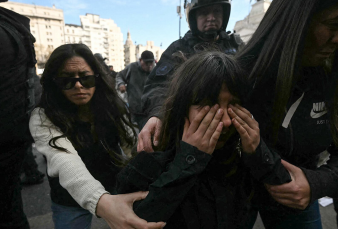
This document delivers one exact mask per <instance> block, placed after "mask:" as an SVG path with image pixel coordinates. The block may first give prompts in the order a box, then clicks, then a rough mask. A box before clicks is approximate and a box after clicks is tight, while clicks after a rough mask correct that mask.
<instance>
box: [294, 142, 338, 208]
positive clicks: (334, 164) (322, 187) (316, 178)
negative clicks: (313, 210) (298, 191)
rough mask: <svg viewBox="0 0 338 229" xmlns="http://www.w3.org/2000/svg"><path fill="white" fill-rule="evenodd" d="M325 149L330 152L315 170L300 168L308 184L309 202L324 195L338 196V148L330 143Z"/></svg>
mask: <svg viewBox="0 0 338 229" xmlns="http://www.w3.org/2000/svg"><path fill="white" fill-rule="evenodd" d="M327 151H328V152H329V153H330V159H329V160H328V161H327V164H324V165H322V166H320V167H319V168H318V169H316V170H309V169H305V168H301V169H302V171H303V172H304V174H305V176H306V178H307V180H308V182H309V184H310V188H311V200H310V202H313V201H314V200H317V199H319V198H322V197H324V196H329V197H332V198H337V197H338V182H337V181H338V148H337V147H336V146H334V144H332V145H331V146H330V147H329V148H328V149H327Z"/></svg>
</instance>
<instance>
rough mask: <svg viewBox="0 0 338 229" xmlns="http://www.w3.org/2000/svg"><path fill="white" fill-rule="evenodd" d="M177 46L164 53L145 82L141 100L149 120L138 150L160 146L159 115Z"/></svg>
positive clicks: (139, 137)
mask: <svg viewBox="0 0 338 229" xmlns="http://www.w3.org/2000/svg"><path fill="white" fill-rule="evenodd" d="M176 42H178V41H176ZM175 46H176V45H175V42H174V43H173V44H171V45H170V46H169V48H168V49H167V50H166V51H165V52H164V53H163V54H162V56H161V59H160V61H159V62H158V64H157V65H156V66H155V68H154V69H153V70H152V71H151V73H150V74H149V76H148V77H147V80H146V82H145V85H144V88H143V95H142V98H141V102H142V111H143V113H144V114H146V121H147V122H146V124H145V125H144V127H143V128H142V130H141V131H140V134H139V135H138V143H137V151H138V152H141V151H146V152H154V150H153V147H152V144H154V146H158V141H159V139H158V138H159V134H160V131H161V121H160V119H159V115H160V110H161V107H162V105H163V101H164V100H165V96H166V91H167V87H168V80H169V79H170V78H169V77H170V75H171V74H172V72H173V70H174V65H175V64H174V59H173V57H172V54H173V53H174V52H175V51H176V48H175ZM152 136H153V138H152Z"/></svg>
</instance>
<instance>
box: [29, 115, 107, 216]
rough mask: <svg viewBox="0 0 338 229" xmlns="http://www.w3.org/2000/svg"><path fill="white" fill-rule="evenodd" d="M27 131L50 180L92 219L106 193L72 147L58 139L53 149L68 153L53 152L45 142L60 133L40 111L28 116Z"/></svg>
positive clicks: (64, 140) (63, 139)
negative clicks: (42, 160)
mask: <svg viewBox="0 0 338 229" xmlns="http://www.w3.org/2000/svg"><path fill="white" fill-rule="evenodd" d="M29 129H30V132H31V134H32V136H33V138H34V141H35V147H36V149H37V150H38V151H39V152H40V153H42V154H43V155H44V156H46V158H47V173H48V175H49V176H50V177H59V181H60V184H61V186H62V187H63V188H65V189H66V190H67V191H68V192H69V194H70V195H71V196H72V197H73V198H74V200H75V201H76V202H77V203H78V204H79V205H80V206H81V207H83V208H84V209H87V210H89V211H90V212H91V213H92V214H93V215H95V212H96V206H97V203H98V201H99V199H100V197H101V196H102V195H103V194H105V193H108V192H107V191H106V190H105V188H104V187H103V185H102V184H101V183H100V182H99V181H98V180H96V179H95V178H94V177H93V176H92V175H91V174H90V173H89V171H88V169H87V168H86V166H85V164H84V163H83V161H82V160H81V157H80V156H79V155H78V153H77V151H76V150H75V148H74V147H73V145H72V143H71V142H70V141H69V140H68V139H67V138H60V139H58V140H57V141H56V145H57V146H60V147H62V148H65V149H67V150H68V151H69V152H68V153H66V152H64V151H60V150H57V149H55V148H53V147H51V146H50V145H49V141H50V140H51V139H52V138H54V137H56V136H61V135H63V133H62V132H61V131H60V130H59V128H57V127H56V126H55V125H54V124H53V123H52V122H51V121H50V120H49V119H48V118H47V116H46V115H45V112H44V109H42V108H36V109H34V110H33V112H32V114H31V118H30V121H29Z"/></svg>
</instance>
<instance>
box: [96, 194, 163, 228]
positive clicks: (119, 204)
mask: <svg viewBox="0 0 338 229" xmlns="http://www.w3.org/2000/svg"><path fill="white" fill-rule="evenodd" d="M147 195H148V192H135V193H130V194H121V195H110V194H103V195H102V196H101V198H100V200H99V202H98V204H97V211H96V213H97V215H98V216H100V217H102V218H103V219H104V220H105V221H106V222H107V223H108V225H109V227H110V228H111V229H161V228H163V227H164V226H165V225H166V224H165V223H164V222H157V223H155V222H154V223H148V222H147V221H145V220H143V219H141V218H139V217H138V216H137V215H136V214H135V213H134V211H133V204H134V202H135V201H138V200H142V199H144V198H146V196H147Z"/></svg>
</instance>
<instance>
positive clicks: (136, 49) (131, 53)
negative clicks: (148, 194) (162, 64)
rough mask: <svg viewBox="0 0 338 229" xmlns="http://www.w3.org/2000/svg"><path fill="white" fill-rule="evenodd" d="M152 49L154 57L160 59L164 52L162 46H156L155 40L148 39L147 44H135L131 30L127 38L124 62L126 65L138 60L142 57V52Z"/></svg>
mask: <svg viewBox="0 0 338 229" xmlns="http://www.w3.org/2000/svg"><path fill="white" fill-rule="evenodd" d="M146 50H148V51H151V52H153V53H154V57H155V60H156V61H159V60H160V58H161V56H162V53H163V52H164V50H163V49H161V47H158V46H155V45H154V41H147V44H146V45H141V44H139V45H135V44H134V43H133V41H132V39H131V36H130V32H128V34H127V40H126V43H125V44H124V56H125V59H124V62H125V66H127V65H128V64H130V63H133V62H135V61H138V60H139V59H140V57H141V54H142V52H144V51H146Z"/></svg>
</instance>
